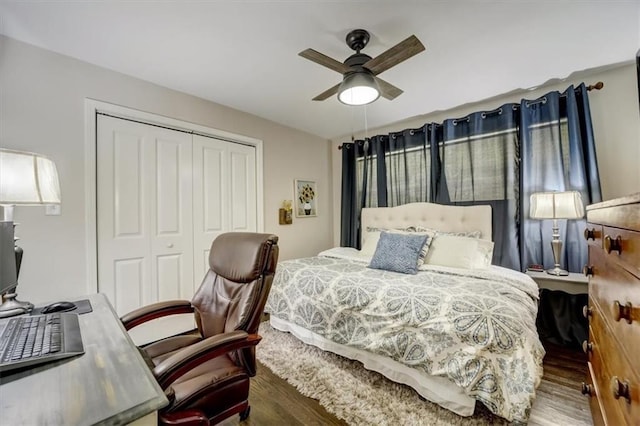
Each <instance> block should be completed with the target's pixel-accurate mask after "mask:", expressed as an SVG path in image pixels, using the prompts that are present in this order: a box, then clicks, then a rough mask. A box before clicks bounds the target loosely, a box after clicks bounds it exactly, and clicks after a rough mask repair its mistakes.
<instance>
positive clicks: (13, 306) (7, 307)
mask: <svg viewBox="0 0 640 426" xmlns="http://www.w3.org/2000/svg"><path fill="white" fill-rule="evenodd" d="M16 296H17V294H16V293H7V294H5V295H4V296H3V297H2V300H3V302H2V305H0V318H8V317H12V316H15V315H21V314H26V313H27V312H31V310H32V309H33V303H29V302H21V301H19V300H17V299H16Z"/></svg>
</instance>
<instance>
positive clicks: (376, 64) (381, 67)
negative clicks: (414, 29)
mask: <svg viewBox="0 0 640 426" xmlns="http://www.w3.org/2000/svg"><path fill="white" fill-rule="evenodd" d="M424 49H425V47H424V45H423V44H422V43H421V42H420V40H418V37H416V36H414V35H412V36H410V37H408V38H407V39H406V40H404V41H401V42H400V43H398V44H396V45H395V46H393V47H392V48H391V49H389V50H387V51H385V52H383V53H381V54H379V55H378V56H376V57H375V58H373V59H370V60H368V61H367V62H366V63H365V64H364V65H363V66H364V67H365V68H367V69H368V70H369V71H371V72H372V73H373V75H378V74H380V73H381V72H384V71H386V70H388V69H389V68H391V67H393V66H396V65H398V64H399V63H400V62H402V61H406V60H407V59H409V58H410V57H412V56H413V55H417V54H418V53H420V52H422V51H423V50H424Z"/></svg>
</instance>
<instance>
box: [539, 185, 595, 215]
mask: <svg viewBox="0 0 640 426" xmlns="http://www.w3.org/2000/svg"><path fill="white" fill-rule="evenodd" d="M530 201H531V202H530V210H529V216H530V217H531V218H532V219H579V218H581V217H583V216H584V205H583V204H582V196H581V195H580V193H579V192H577V191H566V192H536V193H533V194H531V199H530Z"/></svg>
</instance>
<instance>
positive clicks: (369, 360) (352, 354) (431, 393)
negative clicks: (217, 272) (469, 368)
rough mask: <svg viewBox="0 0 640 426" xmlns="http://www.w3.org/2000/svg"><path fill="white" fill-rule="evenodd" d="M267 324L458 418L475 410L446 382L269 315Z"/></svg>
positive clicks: (452, 384)
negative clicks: (399, 385)
mask: <svg viewBox="0 0 640 426" xmlns="http://www.w3.org/2000/svg"><path fill="white" fill-rule="evenodd" d="M270 323H271V326H272V327H273V328H275V329H276V330H280V331H285V332H289V333H291V334H292V335H294V336H295V337H296V338H298V339H299V340H301V341H302V342H304V343H306V344H308V345H312V346H315V347H317V348H320V349H322V350H324V351H329V352H333V353H335V354H338V355H340V356H343V357H345V358H349V359H352V360H356V361H360V362H361V363H362V364H363V365H364V367H365V368H366V369H367V370H371V371H375V372H377V373H380V374H382V375H383V376H385V377H386V378H388V379H389V380H391V381H394V382H396V383H402V384H405V385H407V386H409V387H411V388H413V389H414V390H415V391H416V392H418V394H420V395H421V396H422V397H423V398H425V399H427V400H429V401H431V402H434V403H436V404H438V405H440V406H441V407H444V408H446V409H447V410H450V411H453V412H454V413H456V414H458V415H460V416H465V417H467V416H471V415H473V411H474V409H475V403H476V401H475V399H473V398H471V397H470V396H468V395H466V394H465V393H464V391H463V389H462V388H460V387H458V386H457V385H455V384H454V383H452V382H450V381H449V380H447V379H445V378H442V377H437V376H430V375H427V374H425V373H423V372H420V371H417V370H415V369H413V368H410V367H407V366H406V365H403V364H400V363H399V362H397V361H394V360H392V359H390V358H385V357H383V356H380V355H376V354H373V353H370V352H367V351H364V350H361V349H356V348H352V347H349V346H345V345H341V344H339V343H335V342H332V341H331V340H328V339H326V338H324V337H322V336H320V335H318V334H316V333H313V332H311V331H309V330H306V329H304V328H302V327H300V326H298V325H296V324H292V323H290V322H288V321H285V320H282V319H280V318H277V317H274V316H273V315H271V318H270Z"/></svg>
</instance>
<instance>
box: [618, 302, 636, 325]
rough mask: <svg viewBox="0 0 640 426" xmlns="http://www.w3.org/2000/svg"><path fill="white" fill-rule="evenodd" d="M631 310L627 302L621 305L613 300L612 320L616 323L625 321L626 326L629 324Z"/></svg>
mask: <svg viewBox="0 0 640 426" xmlns="http://www.w3.org/2000/svg"><path fill="white" fill-rule="evenodd" d="M632 309H633V305H631V302H627V303H625V304H624V305H622V304H621V303H620V302H619V301H617V300H615V301H614V302H613V319H614V320H616V321H620V320H621V319H625V320H626V321H627V323H628V324H631V322H632V319H631V311H632Z"/></svg>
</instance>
